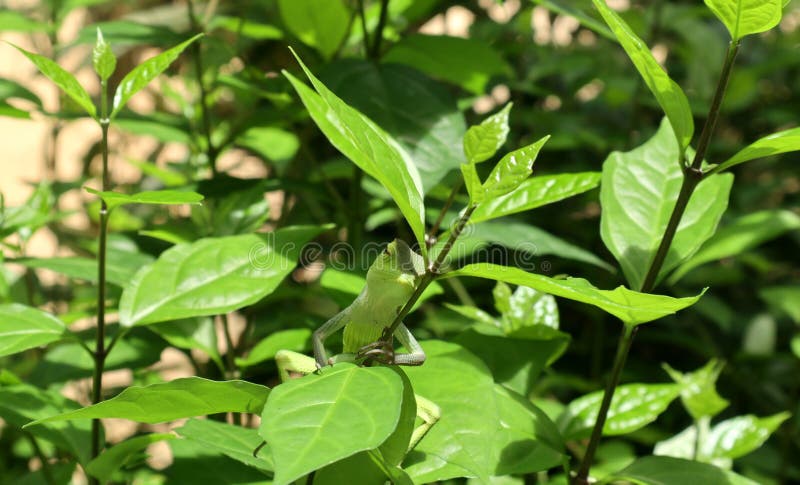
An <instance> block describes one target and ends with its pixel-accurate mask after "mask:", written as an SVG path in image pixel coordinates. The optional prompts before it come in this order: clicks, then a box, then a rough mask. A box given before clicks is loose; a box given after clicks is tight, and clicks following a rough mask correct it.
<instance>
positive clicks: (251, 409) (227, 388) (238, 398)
mask: <svg viewBox="0 0 800 485" xmlns="http://www.w3.org/2000/svg"><path fill="white" fill-rule="evenodd" d="M268 394H269V389H268V388H266V387H264V386H259V385H258V384H252V383H250V382H245V381H210V380H208V379H203V378H201V377H187V378H183V379H175V380H173V381H170V382H164V383H160V384H151V385H149V386H132V387H128V388H126V389H125V390H124V391H122V392H121V393H120V394H118V395H117V396H114V397H112V398H111V399H107V400H105V401H101V402H99V403H97V404H94V405H92V406H87V407H85V408H83V409H78V410H76V411H72V412H68V413H63V414H57V415H55V416H49V417H46V418H42V419H37V420H35V421H32V422H30V423H28V424H26V425H25V426H24V427H26V428H27V427H30V426H34V425H38V424H42V423H49V422H54V421H69V420H74V419H94V418H123V419H129V420H131V421H136V422H139V423H162V422H165V421H173V420H176V419H180V418H188V417H192V416H204V415H206V414H215V413H228V412H230V413H255V414H257V413H260V412H261V409H262V408H263V406H264V402H265V401H266V399H267V395H268Z"/></svg>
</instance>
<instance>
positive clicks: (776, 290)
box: [758, 285, 800, 324]
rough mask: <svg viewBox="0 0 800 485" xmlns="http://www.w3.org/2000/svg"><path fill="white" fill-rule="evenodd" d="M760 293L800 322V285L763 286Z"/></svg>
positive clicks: (795, 321) (796, 321)
mask: <svg viewBox="0 0 800 485" xmlns="http://www.w3.org/2000/svg"><path fill="white" fill-rule="evenodd" d="M758 295H759V296H760V297H761V298H763V299H764V300H766V301H767V303H769V304H770V305H772V306H774V307H775V308H778V309H780V310H781V311H782V312H784V313H785V314H786V315H788V316H789V318H791V319H792V321H794V323H797V324H800V285H798V286H769V287H767V288H762V289H761V290H760V291H759V292H758Z"/></svg>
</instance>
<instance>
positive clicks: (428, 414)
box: [408, 394, 442, 451]
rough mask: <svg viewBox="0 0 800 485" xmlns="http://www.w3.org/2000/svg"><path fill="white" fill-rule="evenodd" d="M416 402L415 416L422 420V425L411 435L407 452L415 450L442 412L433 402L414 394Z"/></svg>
mask: <svg viewBox="0 0 800 485" xmlns="http://www.w3.org/2000/svg"><path fill="white" fill-rule="evenodd" d="M414 398H415V399H416V400H417V416H418V417H419V418H420V419H421V420H422V424H420V425H419V426H417V427H416V428H415V429H414V431H413V432H412V433H411V441H410V442H409V443H408V451H411V450H413V449H414V448H416V446H417V444H419V442H420V441H421V440H422V438H424V437H425V435H426V434H427V433H428V431H430V430H431V428H432V427H433V425H434V424H436V422H437V421H439V418H440V417H441V416H442V410H441V409H440V408H439V406H438V405H437V404H436V403H434V402H433V401H431V400H429V399H426V398H424V397H422V396H420V395H419V394H414Z"/></svg>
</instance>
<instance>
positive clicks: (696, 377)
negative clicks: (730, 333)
mask: <svg viewBox="0 0 800 485" xmlns="http://www.w3.org/2000/svg"><path fill="white" fill-rule="evenodd" d="M663 367H664V370H666V371H667V373H668V374H669V376H670V377H671V378H672V380H673V381H675V382H676V383H677V384H680V386H681V401H682V402H683V406H684V407H685V408H686V411H688V412H689V414H690V415H691V416H692V418H693V419H694V420H695V421H697V420H699V419H701V418H705V417H708V418H712V417H714V416H716V415H717V414H719V413H720V412H721V411H722V410H723V409H725V408H726V407H728V401H727V400H726V399H723V398H722V396H720V395H719V394H718V393H717V389H716V384H717V378H718V377H719V373H720V372H722V368H723V367H724V364H723V363H722V362H720V361H718V360H716V359H711V360H710V361H709V362H708V364H706V365H704V366H703V367H701V368H700V369H697V370H696V371H694V372H687V373H685V374H684V373H681V372H679V371H676V370H675V369H673V368H672V367H670V366H669V365H667V364H663Z"/></svg>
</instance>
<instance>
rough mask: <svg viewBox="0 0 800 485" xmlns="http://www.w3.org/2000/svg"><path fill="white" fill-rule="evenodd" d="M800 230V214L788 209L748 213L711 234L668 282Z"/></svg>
mask: <svg viewBox="0 0 800 485" xmlns="http://www.w3.org/2000/svg"><path fill="white" fill-rule="evenodd" d="M797 229H800V216H797V215H796V214H795V213H793V212H790V211H788V210H766V211H760V212H755V213H753V214H747V215H746V216H743V217H740V218H739V219H737V220H735V221H734V222H733V223H731V224H730V225H728V226H725V227H723V228H722V229H720V230H719V231H717V232H716V234H714V235H713V236H711V238H710V239H709V240H708V241H706V242H705V244H703V246H702V247H701V248H700V250H699V251H697V253H695V255H694V256H692V257H691V258H689V260H687V261H686V262H684V263H683V264H682V265H681V266H679V267H678V269H677V270H675V273H673V274H672V275H671V276H670V278H669V281H670V283H674V282H676V281H678V280H679V279H680V278H681V277H682V276H684V275H685V274H686V273H688V272H689V271H691V270H693V269H694V268H696V267H698V266H700V265H702V264H705V263H708V262H710V261H716V260H719V259H723V258H730V257H735V256H737V255H740V254H742V253H744V252H746V251H748V250H750V249H753V248H755V247H757V246H759V245H760V244H762V243H764V242H766V241H769V240H770V239H774V238H776V237H778V236H781V235H782V234H784V233H785V232H788V231H793V230H797Z"/></svg>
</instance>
